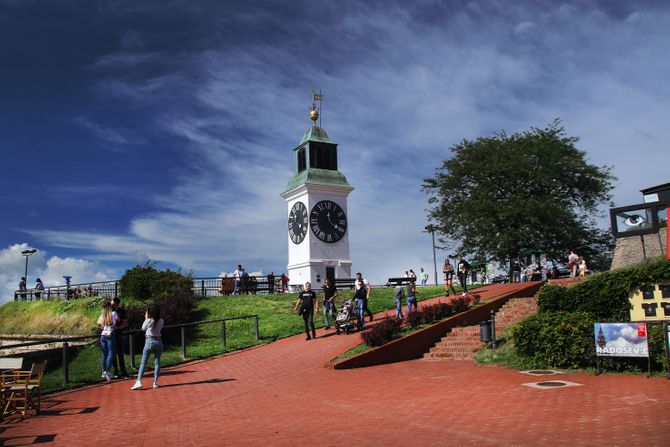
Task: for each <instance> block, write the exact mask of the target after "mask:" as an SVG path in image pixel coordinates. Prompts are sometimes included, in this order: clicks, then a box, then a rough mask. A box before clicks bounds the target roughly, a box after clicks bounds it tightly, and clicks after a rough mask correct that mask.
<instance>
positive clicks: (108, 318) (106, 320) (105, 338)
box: [98, 301, 118, 382]
mask: <svg viewBox="0 0 670 447" xmlns="http://www.w3.org/2000/svg"><path fill="white" fill-rule="evenodd" d="M117 321H118V316H117V314H116V312H114V310H113V309H112V303H110V302H109V301H106V302H105V304H103V305H102V312H101V313H100V316H99V317H98V325H100V329H101V330H100V348H101V350H102V359H101V364H102V378H103V379H105V380H107V382H111V381H112V375H111V374H110V373H109V370H110V368H111V367H112V361H113V359H114V352H116V337H115V336H114V329H115V327H116V322H117Z"/></svg>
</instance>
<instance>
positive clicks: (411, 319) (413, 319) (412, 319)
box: [405, 310, 423, 329]
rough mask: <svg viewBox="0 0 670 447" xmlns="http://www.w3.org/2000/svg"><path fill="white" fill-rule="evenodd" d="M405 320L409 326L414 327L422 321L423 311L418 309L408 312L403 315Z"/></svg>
mask: <svg viewBox="0 0 670 447" xmlns="http://www.w3.org/2000/svg"><path fill="white" fill-rule="evenodd" d="M405 321H406V322H407V324H408V325H409V326H410V327H411V328H414V329H416V328H418V327H419V326H421V323H423V312H422V311H420V310H417V311H415V312H410V313H408V314H407V316H406V317H405Z"/></svg>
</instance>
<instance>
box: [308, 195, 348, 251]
mask: <svg viewBox="0 0 670 447" xmlns="http://www.w3.org/2000/svg"><path fill="white" fill-rule="evenodd" d="M309 224H310V226H311V227H312V233H314V235H315V236H316V237H318V238H319V239H321V240H322V241H324V242H327V243H329V244H332V243H333V242H337V241H339V240H340V239H342V236H344V234H345V233H346V232H347V216H346V215H345V214H344V210H343V209H342V207H341V206H340V205H338V204H337V203H335V202H333V201H331V200H322V201H321V202H319V203H317V204H316V205H314V208H312V212H311V213H310V214H309Z"/></svg>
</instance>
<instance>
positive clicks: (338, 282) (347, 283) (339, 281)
mask: <svg viewBox="0 0 670 447" xmlns="http://www.w3.org/2000/svg"><path fill="white" fill-rule="evenodd" d="M355 284H356V278H335V279H334V280H333V285H334V286H335V287H337V288H338V289H353V288H354V287H355Z"/></svg>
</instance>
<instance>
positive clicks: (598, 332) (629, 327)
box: [593, 323, 649, 357]
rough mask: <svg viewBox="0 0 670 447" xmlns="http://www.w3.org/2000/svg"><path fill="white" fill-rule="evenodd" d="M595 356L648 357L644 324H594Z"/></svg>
mask: <svg viewBox="0 0 670 447" xmlns="http://www.w3.org/2000/svg"><path fill="white" fill-rule="evenodd" d="M593 326H594V332H595V338H596V355H598V356H600V357H649V345H648V343H647V325H646V323H595V324H594V325H593Z"/></svg>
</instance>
